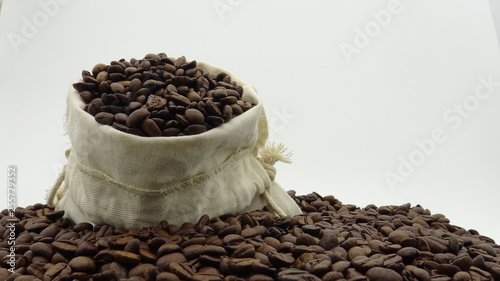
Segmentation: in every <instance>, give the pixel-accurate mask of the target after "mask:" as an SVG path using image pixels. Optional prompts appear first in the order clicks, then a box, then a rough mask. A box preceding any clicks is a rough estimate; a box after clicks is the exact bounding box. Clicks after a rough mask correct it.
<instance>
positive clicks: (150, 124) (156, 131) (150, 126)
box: [141, 118, 162, 137]
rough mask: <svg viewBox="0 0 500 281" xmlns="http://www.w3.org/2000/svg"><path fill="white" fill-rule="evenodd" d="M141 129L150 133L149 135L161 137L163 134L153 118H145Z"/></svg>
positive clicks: (147, 133)
mask: <svg viewBox="0 0 500 281" xmlns="http://www.w3.org/2000/svg"><path fill="white" fill-rule="evenodd" d="M141 129H142V130H143V131H144V132H145V133H146V135H148V136H149V137H159V136H161V135H162V132H161V130H160V128H159V127H158V125H157V124H156V123H155V121H153V120H152V119H149V118H147V119H145V120H144V121H143V122H142V124H141Z"/></svg>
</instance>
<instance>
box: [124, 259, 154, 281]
mask: <svg viewBox="0 0 500 281" xmlns="http://www.w3.org/2000/svg"><path fill="white" fill-rule="evenodd" d="M158 274H160V270H159V269H158V267H156V266H155V265H153V264H148V263H144V264H139V265H137V266H135V267H133V268H131V269H130V271H129V274H128V275H129V277H133V276H136V277H140V278H142V279H143V280H148V281H149V280H151V281H154V280H155V279H156V276H157V275H158Z"/></svg>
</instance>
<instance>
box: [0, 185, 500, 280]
mask: <svg viewBox="0 0 500 281" xmlns="http://www.w3.org/2000/svg"><path fill="white" fill-rule="evenodd" d="M289 194H290V196H292V198H294V199H295V201H296V203H297V204H298V205H299V206H300V207H301V209H302V211H303V214H301V215H297V216H295V217H291V218H289V217H275V216H274V215H273V214H271V213H270V212H268V211H267V210H266V209H265V208H264V209H263V210H256V211H253V212H249V213H230V214H225V215H222V216H219V217H215V218H209V217H208V216H203V217H201V218H200V219H199V221H198V222H197V223H195V224H192V223H184V224H182V225H173V224H169V223H168V222H166V221H162V222H160V223H159V224H158V225H156V226H151V227H143V228H132V229H124V228H120V227H117V228H114V227H112V226H109V225H98V226H92V225H91V224H89V223H79V224H76V225H71V224H70V222H69V221H68V220H67V219H66V218H63V214H64V213H63V211H54V210H53V209H51V208H48V207H47V206H46V205H43V204H35V205H33V206H28V207H26V208H18V209H16V211H15V217H16V222H14V223H11V222H9V219H11V217H10V216H9V214H8V212H7V210H4V211H2V213H1V220H0V221H1V226H0V237H1V239H0V241H1V242H0V257H3V260H2V261H0V280H7V281H12V280H15V281H21V280H44V281H48V280H82V281H83V280H93V281H109V280H122V281H126V280H130V281H132V280H134V281H167V280H227V281H230V280H281V281H292V280H352V281H361V280H370V281H402V280H405V281H407V280H408V281H411V280H414V281H417V280H418V281H424V280H432V281H467V280H474V281H475V280H500V246H499V245H497V244H495V243H494V241H492V240H491V239H489V238H488V237H485V236H482V235H480V234H479V233H478V232H477V231H474V230H465V229H463V228H461V227H458V226H455V225H452V224H450V221H449V220H448V219H447V218H446V217H445V216H443V215H441V214H431V212H430V211H429V210H427V209H424V208H423V207H421V206H419V205H416V206H413V207H412V206H411V205H410V204H405V205H401V206H381V207H377V206H375V205H368V206H366V207H365V208H359V207H356V206H354V205H350V204H342V203H341V202H340V201H339V200H337V199H336V198H335V197H333V196H324V197H322V196H320V195H319V194H317V193H312V194H308V195H305V196H296V195H295V194H294V192H289ZM11 231H15V233H14V238H15V240H13V241H15V253H14V254H13V257H12V259H11V258H10V257H9V255H11V252H10V251H11V250H10V247H11V244H9V241H12V239H9V238H10V237H11V236H12V234H11V233H12V232H11ZM11 261H13V262H14V264H15V266H16V270H15V273H10V272H9V270H8V268H10V265H11V264H9V262H11Z"/></svg>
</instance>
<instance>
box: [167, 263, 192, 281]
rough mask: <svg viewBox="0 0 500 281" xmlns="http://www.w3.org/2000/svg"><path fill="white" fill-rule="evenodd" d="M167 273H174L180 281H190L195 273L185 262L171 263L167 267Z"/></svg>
mask: <svg viewBox="0 0 500 281" xmlns="http://www.w3.org/2000/svg"><path fill="white" fill-rule="evenodd" d="M168 271H170V272H172V273H175V275H177V276H178V277H179V278H181V279H182V280H190V279H191V278H192V277H193V275H194V274H195V273H196V270H195V269H194V267H193V266H191V265H190V264H189V263H186V262H182V263H177V262H172V263H170V264H169V265H168Z"/></svg>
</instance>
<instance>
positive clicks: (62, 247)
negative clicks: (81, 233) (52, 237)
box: [52, 240, 77, 256]
mask: <svg viewBox="0 0 500 281" xmlns="http://www.w3.org/2000/svg"><path fill="white" fill-rule="evenodd" d="M52 246H53V247H54V249H55V250H56V251H57V252H59V253H61V254H63V255H64V256H73V255H74V254H75V252H76V249H77V246H76V245H75V243H74V242H73V241H71V240H59V241H54V242H53V243H52Z"/></svg>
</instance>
